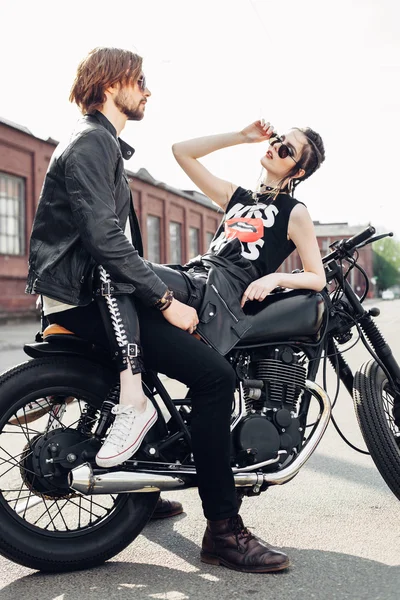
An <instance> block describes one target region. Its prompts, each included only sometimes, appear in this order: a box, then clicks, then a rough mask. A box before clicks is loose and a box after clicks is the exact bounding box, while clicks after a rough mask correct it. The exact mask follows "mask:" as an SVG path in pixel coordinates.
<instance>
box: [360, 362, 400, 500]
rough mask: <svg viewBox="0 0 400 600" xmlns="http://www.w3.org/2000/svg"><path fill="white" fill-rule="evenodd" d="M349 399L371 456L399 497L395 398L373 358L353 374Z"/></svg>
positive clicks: (399, 445) (399, 433) (399, 447)
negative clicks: (394, 411) (394, 414)
mask: <svg viewBox="0 0 400 600" xmlns="http://www.w3.org/2000/svg"><path fill="white" fill-rule="evenodd" d="M353 399H354V406H355V409H356V415H357V419H358V422H359V424H360V429H361V432H362V434H363V437H364V440H365V443H366V445H367V448H368V450H369V452H370V454H371V458H372V460H373V461H374V463H375V465H376V466H377V468H378V470H379V472H380V474H381V475H382V477H383V479H384V480H385V482H386V483H387V485H388V486H389V487H390V489H391V490H392V492H393V493H394V494H395V496H396V497H397V498H398V499H399V500H400V430H399V428H398V427H397V425H396V424H395V421H394V417H393V408H394V403H395V400H396V402H398V399H397V398H396V395H395V393H394V391H393V390H392V389H391V386H390V383H389V381H388V379H387V376H386V375H385V373H384V372H383V371H382V369H381V368H380V366H379V365H378V364H377V363H376V362H375V361H374V360H371V361H368V362H366V363H364V364H363V365H362V367H361V368H360V370H359V371H357V373H356V374H355V376H354V384H353Z"/></svg>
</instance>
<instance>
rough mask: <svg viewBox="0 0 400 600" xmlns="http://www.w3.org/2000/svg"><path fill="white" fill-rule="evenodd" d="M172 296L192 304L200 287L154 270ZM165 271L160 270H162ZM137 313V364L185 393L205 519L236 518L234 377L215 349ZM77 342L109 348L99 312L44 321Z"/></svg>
mask: <svg viewBox="0 0 400 600" xmlns="http://www.w3.org/2000/svg"><path fill="white" fill-rule="evenodd" d="M154 269H155V271H156V272H157V274H158V275H160V277H161V278H162V279H163V280H164V281H165V282H166V283H167V285H168V286H169V287H171V288H172V289H173V290H174V292H175V296H176V297H177V298H178V299H179V300H181V301H182V302H185V301H186V303H187V304H192V305H193V304H195V305H196V304H197V299H198V294H197V292H196V290H197V289H201V282H196V281H194V283H193V286H192V282H191V281H188V280H187V278H186V277H184V276H183V275H182V274H181V273H179V272H175V271H174V272H173V273H172V274H171V273H168V271H171V269H168V268H166V267H158V266H157V267H156V266H155V267H154ZM163 269H165V270H163ZM127 298H129V299H130V302H131V307H132V308H131V310H132V312H133V313H135V312H136V308H135V305H136V307H137V308H138V314H139V320H140V342H141V348H142V351H143V360H144V363H145V366H146V368H147V369H149V370H154V371H157V372H160V373H164V374H165V375H167V376H168V377H171V378H173V379H177V380H178V381H181V382H182V383H184V384H186V385H187V386H188V387H189V388H190V397H191V400H192V425H191V431H192V449H193V455H194V460H195V463H196V469H197V474H198V487H199V494H200V497H201V499H202V503H203V510H204V515H205V517H206V518H207V519H210V520H212V521H217V520H220V519H227V518H228V517H231V516H234V515H236V514H237V498H236V491H235V485H234V479H233V474H232V470H231V467H230V415H231V409H232V402H233V393H234V389H235V382H236V376H235V372H234V370H233V369H232V367H231V366H230V364H229V363H228V361H227V360H226V359H225V358H224V357H222V356H221V355H220V354H218V353H217V352H216V351H215V350H213V349H212V348H210V347H209V346H207V345H206V344H204V343H203V342H200V341H199V340H197V339H196V338H194V337H193V336H191V335H190V334H188V333H187V332H186V331H183V330H181V329H178V328H177V327H174V326H173V325H170V323H168V322H167V321H166V319H165V318H164V316H163V315H162V313H160V312H159V311H156V310H154V309H152V308H148V307H144V306H143V305H141V303H140V302H136V303H135V304H134V303H133V298H130V297H129V296H128V297H125V298H124V301H126V299H127ZM48 319H49V321H50V322H51V323H59V324H60V325H62V326H64V327H66V328H67V329H69V330H70V331H73V332H74V333H76V334H77V335H79V336H80V337H83V338H85V339H88V340H90V341H92V342H94V343H97V344H100V345H103V346H105V347H109V337H108V336H107V334H106V330H105V326H104V322H103V318H102V316H101V314H100V311H99V307H98V305H97V304H96V303H94V302H92V304H90V305H89V306H86V307H79V308H74V309H71V310H67V311H64V312H62V313H55V314H52V315H49V317H48Z"/></svg>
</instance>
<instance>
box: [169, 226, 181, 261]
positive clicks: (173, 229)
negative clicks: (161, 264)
mask: <svg viewBox="0 0 400 600" xmlns="http://www.w3.org/2000/svg"><path fill="white" fill-rule="evenodd" d="M169 248H170V255H171V256H170V260H171V263H174V264H178V265H180V264H181V262H182V227H181V224H180V223H175V222H174V221H171V222H170V224H169Z"/></svg>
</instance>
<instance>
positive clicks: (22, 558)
mask: <svg viewBox="0 0 400 600" xmlns="http://www.w3.org/2000/svg"><path fill="white" fill-rule="evenodd" d="M116 378H117V373H116V372H115V371H112V370H111V369H107V368H105V367H104V365H99V364H96V363H95V362H92V361H90V360H86V359H82V358H77V357H75V356H62V357H61V356H57V357H56V356H51V357H44V358H36V359H33V360H30V361H27V362H25V363H22V364H20V365H18V366H16V367H14V368H12V369H10V370H9V371H6V372H5V373H3V374H2V375H1V376H0V448H1V447H2V441H1V440H2V434H1V432H2V431H3V427H4V423H7V418H8V417H7V415H10V414H16V413H12V412H10V409H12V407H13V406H15V407H16V406H20V405H21V399H25V400H26V402H29V399H30V398H34V397H41V396H43V397H46V396H47V394H48V393H49V390H58V391H59V392H60V393H61V392H62V393H63V394H65V395H66V396H68V395H74V396H75V397H76V398H80V397H83V398H85V399H89V401H88V400H85V402H86V403H89V404H91V405H93V406H96V407H97V408H100V407H101V404H102V402H103V400H104V399H105V397H106V396H107V393H108V391H109V390H110V387H111V386H113V385H114V384H115V382H116ZM34 425H35V424H34ZM31 427H33V426H32V424H31V423H29V428H31ZM26 431H28V426H27V427H25V432H26ZM29 431H30V429H29ZM7 439H9V438H7ZM18 439H19V438H18ZM4 443H5V442H4V441H3V444H4ZM29 449H30V448H29ZM4 456H6V457H7V455H6V454H3V456H2V459H3V460H2V462H3V463H4V462H7V461H5V459H4ZM15 460H16V459H15V458H13V459H12V461H11V459H9V460H8V462H11V464H13V463H14V461H15ZM14 464H15V463H14ZM7 466H8V465H7ZM21 480H22V479H21ZM6 487H7V486H6ZM2 488H3V486H2V482H1V478H0V553H1V554H2V555H3V556H5V557H6V558H8V559H10V560H12V561H14V562H16V563H18V564H20V565H23V566H25V567H29V568H31V569H36V570H40V571H47V572H66V571H75V570H80V569H88V568H91V567H95V566H98V565H101V564H102V563H104V562H105V561H106V560H108V559H110V558H111V557H113V556H115V555H116V554H118V553H119V552H121V550H123V549H124V548H126V547H127V546H128V545H129V544H130V543H131V542H132V541H133V540H134V539H135V538H136V537H137V536H138V535H139V534H140V532H141V531H142V529H143V528H144V526H145V525H146V523H147V522H148V520H149V519H150V517H151V515H152V513H153V511H154V508H155V506H156V503H157V500H158V497H159V493H158V492H151V493H146V494H144V493H133V494H118V495H115V497H114V496H108V497H107V498H109V499H110V500H111V499H112V501H113V505H112V507H111V509H110V512H109V513H107V514H106V516H105V517H104V519H103V520H102V521H100V522H98V523H94V524H93V526H92V520H91V519H90V522H89V523H88V525H85V527H83V528H80V527H79V528H78V529H77V530H75V531H71V530H69V529H68V528H66V530H65V531H61V532H58V531H47V529H46V528H44V529H43V528H39V527H37V526H36V525H35V524H32V523H29V522H28V521H27V520H26V519H24V518H21V516H20V515H19V514H17V512H16V511H15V510H14V511H13V510H12V508H11V506H10V505H9V503H8V502H7V501H6V499H5V496H4V495H3V492H4V490H3V489H2ZM6 491H8V490H6ZM87 498H88V497H82V498H81V499H80V500H79V502H82V501H84V502H89V501H90V502H92V500H93V499H94V500H96V499H99V498H102V499H103V501H104V498H105V497H103V496H93V497H91V498H92V499H91V500H87ZM89 498H90V497H89ZM28 501H29V500H28ZM10 504H11V503H10ZM57 507H58V504H57ZM70 510H71V511H73V510H76V509H73V508H70ZM25 512H26V511H25ZM28 513H29V511H28ZM80 519H81V516H80V514H79V524H80Z"/></svg>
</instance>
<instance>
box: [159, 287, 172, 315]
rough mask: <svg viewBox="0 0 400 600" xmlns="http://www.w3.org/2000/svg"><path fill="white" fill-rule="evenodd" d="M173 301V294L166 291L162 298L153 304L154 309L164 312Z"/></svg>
mask: <svg viewBox="0 0 400 600" xmlns="http://www.w3.org/2000/svg"><path fill="white" fill-rule="evenodd" d="M173 299H174V292H173V291H171V290H167V291H166V292H165V294H164V296H163V297H162V298H160V299H159V300H157V302H156V303H155V304H154V308H157V309H158V310H161V311H163V310H166V309H167V308H168V307H169V306H171V303H172V300H173Z"/></svg>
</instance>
